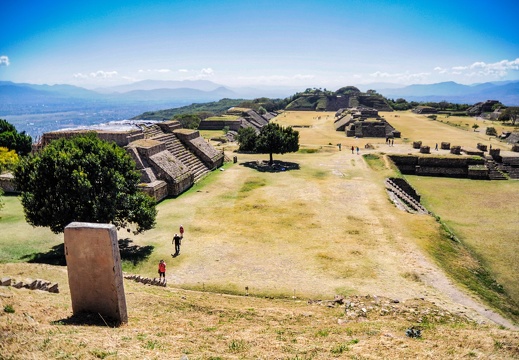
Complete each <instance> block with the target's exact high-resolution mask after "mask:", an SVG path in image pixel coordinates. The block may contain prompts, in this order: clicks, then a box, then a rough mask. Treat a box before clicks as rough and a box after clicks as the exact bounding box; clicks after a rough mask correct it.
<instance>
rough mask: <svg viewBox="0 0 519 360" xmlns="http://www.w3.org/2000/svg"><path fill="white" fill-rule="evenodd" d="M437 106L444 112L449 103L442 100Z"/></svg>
mask: <svg viewBox="0 0 519 360" xmlns="http://www.w3.org/2000/svg"><path fill="white" fill-rule="evenodd" d="M438 106H439V107H440V110H445V109H447V107H449V103H448V102H447V101H445V100H442V101H440V102H439V103H438Z"/></svg>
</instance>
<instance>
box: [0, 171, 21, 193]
mask: <svg viewBox="0 0 519 360" xmlns="http://www.w3.org/2000/svg"><path fill="white" fill-rule="evenodd" d="M0 189H2V190H3V191H4V193H6V194H7V193H17V192H18V191H17V190H16V183H15V182H14V175H13V174H11V173H5V174H2V175H0Z"/></svg>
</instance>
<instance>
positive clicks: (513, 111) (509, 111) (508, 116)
mask: <svg viewBox="0 0 519 360" xmlns="http://www.w3.org/2000/svg"><path fill="white" fill-rule="evenodd" d="M518 116H519V106H510V107H508V108H506V109H505V110H504V111H503V112H502V113H501V115H500V116H499V119H498V120H500V121H507V120H510V122H511V123H512V125H513V126H515V122H516V121H517V117H518Z"/></svg>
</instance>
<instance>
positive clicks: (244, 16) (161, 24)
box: [0, 0, 519, 89]
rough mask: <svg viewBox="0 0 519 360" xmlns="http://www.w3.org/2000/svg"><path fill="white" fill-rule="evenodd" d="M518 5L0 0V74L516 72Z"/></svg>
mask: <svg viewBox="0 0 519 360" xmlns="http://www.w3.org/2000/svg"><path fill="white" fill-rule="evenodd" d="M518 10H519V2H517V0H511V1H501V0H494V1H465V0H461V1H458V0H450V1H443V0H437V1H403V0H393V1H370V0H364V1H361V0H358V1H348V0H338V1H335V0H332V1H322V0H321V1H317V0H316V1H314V0H299V1H290V0H289V1H283V0H278V1H271V0H257V1H234V0H220V1H206V0H197V1H192V0H191V1H150V0H147V1H136V0H124V1H122V0H121V1H110V0H104V1H99V0H89V1H82V2H75V1H70V0H67V1H45V0H39V1H32V0H3V1H2V3H1V4H0V23H1V24H2V30H1V32H0V80H9V81H14V82H29V83H37V84H43V83H45V84H57V83H58V84H63V83H66V84H73V85H78V86H83V87H88V88H95V87H104V86H113V85H119V84H125V83H129V82H134V81H139V80H145V79H157V80H187V79H189V80H195V79H206V80H211V81H213V82H216V83H219V84H224V85H228V86H259V85H269V86H271V85H275V86H287V85H290V86H300V87H302V88H306V87H313V86H316V87H326V88H329V89H336V88H339V87H341V86H346V85H357V84H369V83H380V82H391V83H398V84H417V83H422V84H428V83H436V82H441V81H456V82H459V83H463V84H472V83H480V82H486V81H499V80H518V79H519V30H518V27H517V14H518V12H519V11H518Z"/></svg>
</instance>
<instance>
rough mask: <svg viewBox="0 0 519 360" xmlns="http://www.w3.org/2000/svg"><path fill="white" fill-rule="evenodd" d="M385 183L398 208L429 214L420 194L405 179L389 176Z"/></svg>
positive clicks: (414, 212)
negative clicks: (421, 202) (421, 201)
mask: <svg viewBox="0 0 519 360" xmlns="http://www.w3.org/2000/svg"><path fill="white" fill-rule="evenodd" d="M384 184H385V186H386V191H387V193H388V195H389V198H390V199H391V201H392V202H393V203H394V204H395V206H396V207H397V208H399V209H402V210H405V211H407V212H409V213H411V214H429V211H427V209H426V208H425V207H423V206H422V204H420V199H421V196H420V194H418V193H417V192H416V190H415V189H414V188H413V187H412V186H411V185H410V184H409V183H408V182H407V181H406V180H405V179H402V178H387V179H386V181H385V182H384Z"/></svg>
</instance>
